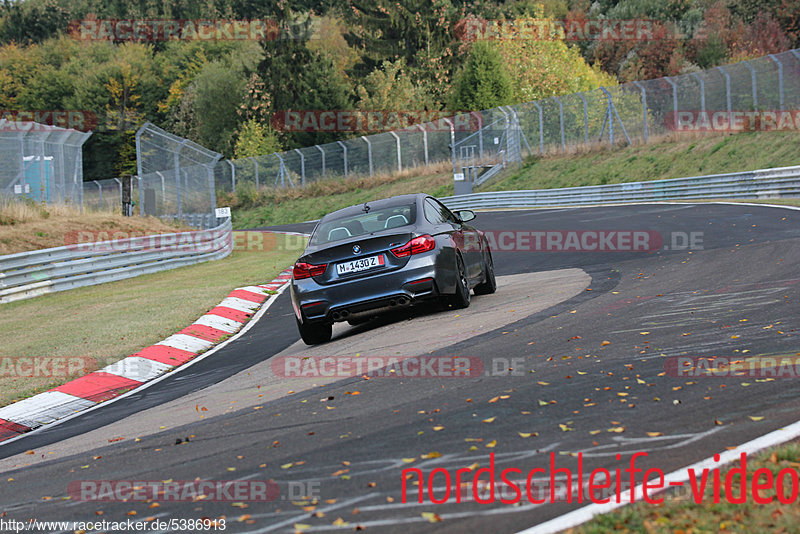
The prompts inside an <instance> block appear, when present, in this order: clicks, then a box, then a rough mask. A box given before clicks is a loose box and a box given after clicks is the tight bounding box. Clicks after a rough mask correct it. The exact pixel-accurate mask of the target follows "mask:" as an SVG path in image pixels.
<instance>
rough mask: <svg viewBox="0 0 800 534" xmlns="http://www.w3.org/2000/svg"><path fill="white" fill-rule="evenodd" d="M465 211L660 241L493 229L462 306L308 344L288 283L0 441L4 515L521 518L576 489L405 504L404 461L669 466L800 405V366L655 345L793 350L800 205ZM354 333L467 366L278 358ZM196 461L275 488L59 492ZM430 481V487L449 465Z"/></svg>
mask: <svg viewBox="0 0 800 534" xmlns="http://www.w3.org/2000/svg"><path fill="white" fill-rule="evenodd" d="M475 225H476V226H478V227H479V228H481V229H484V230H492V231H511V232H524V231H527V232H530V231H532V230H535V231H547V230H551V231H571V230H576V231H577V230H591V231H595V232H597V231H625V230H632V231H649V232H657V233H658V234H659V235H660V236H661V239H662V241H663V246H661V247H660V248H658V249H657V250H653V251H650V252H637V251H629V252H623V251H603V252H600V251H587V252H574V251H570V252H567V251H551V252H537V251H529V250H515V251H511V250H508V251H504V250H496V251H495V254H494V258H495V268H496V272H497V275H498V282H499V285H500V286H499V289H498V292H497V293H496V294H494V295H488V296H474V297H473V301H472V305H471V306H470V308H469V309H468V310H461V311H456V310H447V311H437V310H436V309H421V310H417V311H415V312H409V313H406V314H404V315H399V316H397V317H392V318H390V319H386V320H381V321H378V322H374V323H368V324H366V325H360V326H357V327H350V326H347V325H345V326H337V329H336V330H335V333H334V340H333V341H332V342H331V343H329V344H326V345H324V346H320V347H313V348H308V347H305V345H303V344H302V343H298V338H299V336H298V335H297V333H296V328H295V325H294V319H293V317H292V311H291V306H290V303H289V299H288V294H286V293H284V294H283V295H281V296H280V297H279V298H278V299H277V300H276V302H275V303H274V304H273V305H272V307H271V308H269V310H268V311H267V313H266V314H265V315H264V317H263V318H262V319H261V320H260V321H259V322H258V323H257V324H255V325H254V326H253V327H252V328H251V329H250V330H249V332H248V333H247V334H246V335H245V336H244V337H242V338H241V339H240V340H238V341H237V342H235V343H231V344H230V345H228V346H227V347H225V348H223V349H222V350H220V351H219V352H218V353H216V354H215V355H213V356H212V357H209V358H207V359H206V360H204V361H202V362H200V363H199V364H197V365H195V366H192V367H190V368H188V369H187V370H186V371H183V372H178V373H176V374H175V376H172V377H170V378H168V379H167V380H164V381H162V382H160V383H158V384H157V385H155V386H153V387H151V388H148V389H146V390H144V391H143V392H141V393H139V394H137V395H133V396H131V397H128V398H124V399H122V400H120V401H118V402H114V403H111V404H109V405H108V406H106V407H104V408H102V409H99V410H96V411H94V412H91V413H89V414H86V415H85V416H80V417H77V418H75V419H72V420H70V421H68V422H66V423H64V424H61V425H57V426H55V427H52V428H49V429H47V430H45V431H41V432H36V433H34V434H32V435H30V436H27V437H25V438H23V439H21V440H17V441H15V442H12V443H9V444H7V445H2V446H0V458H2V460H0V479H1V480H2V483H0V514H3V513H5V516H2V515H0V517H5V518H13V519H17V520H23V521H27V519H28V518H32V517H34V518H36V519H38V520H53V521H65V520H74V521H96V520H99V519H101V518H102V519H104V520H106V521H115V520H116V521H125V520H127V519H134V520H137V521H142V520H144V519H145V518H150V517H155V518H159V519H165V520H166V519H173V518H177V519H199V518H202V517H207V518H220V517H225V519H226V532H292V531H294V530H295V529H296V528H300V529H306V527H308V530H307V531H317V530H325V531H328V530H344V531H352V530H353V529H354V528H355V527H356V526H358V525H360V526H361V527H363V528H364V529H366V530H367V531H376V532H398V533H400V532H410V531H413V532H453V533H460V532H495V533H498V534H500V533H507V532H518V531H520V530H524V529H526V528H529V527H531V526H534V525H536V524H539V523H542V522H544V521H547V520H550V519H552V518H555V517H558V516H559V515H562V514H564V513H566V512H568V511H570V510H574V509H576V508H579V507H580V506H582V505H581V504H577V503H566V502H555V503H553V502H548V503H547V504H535V503H531V502H529V501H528V500H527V499H525V498H524V494H523V499H522V500H521V502H519V503H517V504H514V505H511V504H502V503H500V502H499V500H497V499H496V502H494V503H488V504H482V503H477V502H474V501H473V500H472V499H471V498H464V499H463V501H464V502H460V503H456V502H454V500H455V493H453V495H451V499H450V500H449V501H448V502H447V503H443V504H433V503H431V501H430V499H429V496H428V495H427V487H426V490H425V492H426V495H425V502H424V503H423V504H419V503H418V502H417V497H418V493H417V492H418V486H417V485H415V484H414V481H415V480H417V478H416V476H414V477H412V478H411V479H410V481H409V482H408V488H407V489H408V494H407V499H406V500H407V502H405V503H403V502H402V501H403V496H402V491H401V488H402V485H401V484H402V476H401V471H402V470H403V469H407V468H409V467H416V468H419V469H420V470H421V471H422V472H423V473H424V474H425V476H426V479H425V482H426V484H425V485H426V486H427V480H428V479H427V476H428V474H429V473H430V472H431V470H432V469H434V468H446V469H448V470H449V471H450V473H452V474H455V472H456V470H458V469H462V468H470V467H472V468H473V469H475V467H476V466H475V465H474V464H477V466H478V467H479V468H484V467H488V466H489V454H490V453H494V458H495V464H496V467H497V470H498V472H499V471H500V470H501V469H504V468H516V469H519V470H520V472H521V473H523V475H522V479H523V484H522V487H523V492H524V478H525V475H524V474H526V473H528V472H529V471H530V470H531V469H533V468H544V469H546V470H548V472H549V469H550V462H551V457H550V454H549V453H550V452H554V453H555V467H556V468H569V469H571V470H572V471H573V472H577V459H578V453H583V454H582V459H583V471H584V472H588V471H590V470H592V469H596V468H599V467H605V468H607V469H609V471H611V472H612V473H613V472H614V470H615V469H617V468H620V467H627V466H628V463H627V462H628V460H629V458H630V455H631V454H632V453H634V452H647V453H648V456H646V457H640V458H639V459H638V460H637V467H640V468H643V469H647V468H651V467H652V468H658V469H661V470H662V471H663V472H664V473H668V472H670V471H673V470H676V469H678V468H680V467H683V466H686V465H688V464H691V463H693V462H696V461H699V460H701V459H704V458H708V457H710V456H712V455H713V454H715V453H718V452H720V451H724V450H725V449H726V447H731V446H735V445H738V444H741V443H743V442H746V441H748V440H751V439H754V438H756V437H758V436H760V435H763V434H766V433H767V432H771V431H773V430H776V429H778V428H781V427H783V426H786V425H788V424H790V423H793V422H795V421H796V420H798V419H800V418H799V417H798V414H799V413H800V393H798V388H797V381H796V380H792V379H780V378H779V379H773V380H764V379H756V378H751V377H736V376H727V377H707V376H695V377H687V376H675V374H676V373H675V372H674V369H673V368H670V365H671V364H670V363H669V362H674V361H675V358H677V357H711V356H715V357H726V358H729V359H731V360H736V359H745V358H749V357H752V356H757V355H765V356H778V355H791V356H795V355H798V354H800V352H799V351H800V344H798V326H799V325H800V313H798V312H800V308H799V307H798V304H797V302H798V300H800V295H799V294H798V293H800V284H798V282H800V273H798V269H797V265H798V263H799V262H800V211H796V210H788V209H776V208H768V207H755V206H746V205H722V204H719V205H716V204H715V205H710V204H694V205H690V204H651V205H632V206H616V207H598V208H583V209H548V210H531V211H516V212H487V213H480V214H478V217H477V219H476V221H475ZM308 226H309V225H308V224H306V225H293V226H291V227H285V229H287V230H307V229H308ZM496 235H499V234H496ZM515 235H516V234H515ZM650 235H651V236H652V235H654V234H650ZM692 236H694V246H693V247H691V246H690V244H691V239H692ZM505 244H506V245H508V248H520V247H521V248H525V243H524V242H522V244H521V245H520V244H517V242H516V241H514V244H513V245H512V244H511V241H509V240H506V241H505ZM356 354H358V355H359V357H365V356H367V357H368V356H383V357H390V356H391V357H395V358H397V359H399V360H404V359H407V358H414V357H417V356H422V355H424V356H426V357H430V358H440V359H448V360H452V359H457V358H468V359H469V362H470V366H471V367H470V373H469V376H426V377H419V378H411V377H402V376H397V375H395V376H391V377H389V376H386V377H383V376H373V377H371V378H370V379H369V380H366V379H364V378H363V376H362V375H361V374H360V373H350V374H349V375H348V376H340V375H337V376H334V377H316V378H314V377H310V378H309V377H303V378H283V377H281V376H280V373H278V372H276V370H279V369H280V365H276V364H275V362H282V361H285V359H287V358H295V359H298V358H299V359H302V358H304V357H309V358H313V357H315V356H320V357H321V356H331V357H334V356H335V357H343V356H344V357H354V356H356ZM270 360H272V361H270ZM476 369H477V371H476ZM670 369H673V371H672V372H670ZM795 378H797V376H795ZM290 391H291V392H292V393H290ZM119 438H123V439H119ZM187 438H188V439H187ZM26 451H33V453H32V454H25V452H26ZM617 454H621V458H622V461H619V460H617V458H616V455H617ZM639 476H640V477H641V474H640V475H639ZM198 477H199V478H200V479H203V480H235V479H236V480H250V481H255V480H259V481H260V480H274V481H275V482H276V483H277V485H278V487H279V488H280V495H279V496H278V497H277V499H275V500H273V501H270V502H244V501H233V502H209V501H207V500H202V499H197V500H195V501H194V502H169V501H167V500H157V502H158V506H153V503H152V502H137V501H128V502H92V501H88V502H87V501H84V502H81V501H79V500H77V499H67V498H65V497H66V496H67V494H68V489H67V488H68V485H69V484H70V483H71V482H74V481H85V480H93V481H99V480H111V481H119V480H134V481H163V480H171V481H192V480H195V479H197V478H198ZM8 479H13V481H8ZM483 480H487V477H483ZM498 480H499V477H498ZM432 487H433V489H434V494H435V496H436V497H437V499H441V498H442V497H443V496H444V494H445V491H446V484H445V483H444V476H443V475H442V476H441V478H437V479H436V483H435V484H433V485H432ZM467 497H469V496H468V495H467ZM98 512H102V515H98ZM132 512H135V514H133V513H132ZM296 525H300V526H299V527H298V526H296Z"/></svg>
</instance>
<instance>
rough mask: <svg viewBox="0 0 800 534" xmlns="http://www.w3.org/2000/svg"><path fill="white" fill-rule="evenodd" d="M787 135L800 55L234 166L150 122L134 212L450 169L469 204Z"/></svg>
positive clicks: (193, 209)
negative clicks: (565, 165)
mask: <svg viewBox="0 0 800 534" xmlns="http://www.w3.org/2000/svg"><path fill="white" fill-rule="evenodd" d="M331 112H332V113H337V112H336V111H331ZM324 113H329V112H324ZM345 113H350V112H345ZM786 117H789V119H791V120H789V121H788V122H787V121H786V120H785V119H786ZM770 121H772V122H770ZM737 128H738V129H737ZM787 128H790V129H794V130H797V129H800V50H789V51H787V52H783V53H780V54H771V55H769V56H765V57H761V58H757V59H752V60H749V61H742V62H739V63H735V64H731V65H725V66H720V67H715V68H712V69H708V70H704V71H697V72H691V73H687V74H683V75H680V76H672V77H664V78H658V79H654V80H647V81H636V82H630V83H625V84H621V85H617V86H612V87H601V88H599V89H596V90H593V91H586V92H581V93H574V94H570V95H563V96H553V97H550V98H546V99H541V100H536V101H532V102H525V103H522V104H517V105H513V106H500V107H497V108H493V109H489V110H484V111H472V112H468V113H463V114H459V115H456V116H454V117H443V118H439V119H438V120H435V121H432V122H426V123H423V124H414V125H412V126H410V127H407V128H403V129H399V130H393V131H388V132H383V133H378V134H373V135H364V136H359V137H353V138H351V139H346V140H341V141H336V142H332V143H326V144H322V145H314V146H310V147H305V148H299V149H295V150H289V151H283V152H275V153H272V154H266V155H261V156H255V157H249V158H242V159H235V160H221V156H220V154H218V153H216V152H212V151H210V150H207V149H205V148H203V147H202V146H200V145H197V144H196V143H193V142H191V141H188V140H187V139H183V138H181V137H178V136H176V135H173V134H169V133H167V132H165V131H164V130H161V129H160V128H157V127H155V126H153V125H151V124H149V123H148V124H145V125H144V126H143V127H142V128H141V129H140V130H139V131H138V132H137V135H136V142H137V147H136V148H137V164H138V176H137V177H134V195H133V197H134V202H137V203H138V207H137V208H135V209H134V212H136V213H143V214H152V215H157V216H159V217H167V218H173V219H180V220H184V221H186V222H188V223H189V224H193V225H196V226H200V227H209V226H211V225H213V224H215V221H216V219H215V218H214V216H213V209H214V207H215V206H216V194H217V193H218V192H221V191H236V190H237V189H239V188H241V187H242V186H245V187H249V188H257V189H258V188H265V187H303V186H306V185H309V184H311V183H313V182H315V181H318V180H326V179H333V178H350V177H354V176H374V175H376V174H378V173H392V172H398V171H403V170H405V169H408V168H413V167H418V166H422V165H429V164H435V163H441V162H444V161H449V163H450V164H451V165H452V171H453V177H454V183H455V186H456V193H457V194H465V193H470V192H471V191H472V188H473V187H474V186H477V185H480V184H482V183H483V182H485V181H487V180H489V179H490V178H492V177H494V176H496V175H497V174H498V173H499V172H500V171H502V170H503V169H504V168H506V167H508V166H509V165H518V164H520V163H521V162H522V160H523V158H525V157H531V156H541V155H545V154H548V153H554V152H569V151H573V150H580V149H582V148H589V147H596V146H598V145H606V146H615V145H620V144H636V143H648V142H650V141H651V140H652V139H654V138H657V137H660V136H663V135H664V134H669V133H675V134H680V133H682V132H692V133H703V132H719V131H732V132H735V131H741V130H742V129H762V130H769V129H787ZM620 187H624V186H620ZM84 189H85V193H84V196H85V197H86V198H91V202H93V203H94V204H95V205H101V204H104V203H106V202H109V201H110V200H109V199H113V202H114V205H118V201H119V197H120V193H121V189H122V185H121V180H107V181H97V182H88V183H87V184H85V188H84Z"/></svg>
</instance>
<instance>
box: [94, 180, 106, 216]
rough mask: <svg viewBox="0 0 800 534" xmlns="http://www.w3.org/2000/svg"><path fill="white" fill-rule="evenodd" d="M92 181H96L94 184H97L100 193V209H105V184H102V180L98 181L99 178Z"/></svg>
mask: <svg viewBox="0 0 800 534" xmlns="http://www.w3.org/2000/svg"><path fill="white" fill-rule="evenodd" d="M92 181H93V182H94V185H96V186H97V191H98V193H99V194H100V209H101V210H102V209H103V186H102V185H100V182H98V181H97V180H92Z"/></svg>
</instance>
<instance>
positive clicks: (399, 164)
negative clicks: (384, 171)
mask: <svg viewBox="0 0 800 534" xmlns="http://www.w3.org/2000/svg"><path fill="white" fill-rule="evenodd" d="M389 133H390V134H392V136H393V137H394V139H395V143H396V144H397V172H402V171H403V160H402V158H401V156H400V136H399V135H397V134H396V133H394V132H393V131H390V132H389Z"/></svg>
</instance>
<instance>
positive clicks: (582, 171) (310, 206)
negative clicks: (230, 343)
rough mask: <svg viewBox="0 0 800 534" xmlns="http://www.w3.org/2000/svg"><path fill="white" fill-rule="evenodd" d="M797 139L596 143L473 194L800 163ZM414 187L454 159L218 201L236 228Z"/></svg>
mask: <svg viewBox="0 0 800 534" xmlns="http://www.w3.org/2000/svg"><path fill="white" fill-rule="evenodd" d="M797 141H798V137H797V134H796V133H793V132H747V133H739V134H735V135H733V134H730V135H702V136H697V135H688V134H686V135H679V134H673V135H671V136H667V137H664V138H662V139H660V140H656V141H654V142H653V143H651V144H648V145H634V146H617V147H615V148H614V149H610V148H608V147H603V146H599V145H598V146H595V147H593V148H592V149H590V150H586V151H583V152H573V153H570V154H554V155H549V156H546V157H543V158H531V159H529V160H528V161H527V162H526V163H525V164H524V165H523V167H522V168H521V169H519V170H517V171H509V172H506V173H505V175H504V176H501V177H500V178H498V179H494V180H490V181H489V182H487V183H486V184H484V185H483V186H482V187H480V188H478V189H477V191H507V190H514V189H551V188H557V187H575V186H582V185H599V184H610V183H620V182H633V181H645V180H656V179H665V178H681V177H686V176H697V175H704V174H719V173H725V172H737V171H741V170H755V169H764V168H769V167H784V166H790V165H798V164H800V143H798V142H797ZM419 192H423V193H429V194H431V195H434V196H448V195H452V194H453V180H452V167H451V163H450V162H443V163H441V164H437V165H435V166H431V167H420V168H416V169H410V170H407V171H404V172H403V173H399V174H392V175H381V176H376V177H374V178H349V179H329V180H321V181H319V182H315V183H313V184H310V185H308V186H306V187H305V188H297V189H272V188H265V189H262V190H259V191H253V190H240V191H239V192H237V194H227V195H225V196H224V197H223V198H222V199H220V202H219V204H220V205H230V206H231V207H232V208H233V209H234V213H233V224H234V228H257V227H261V226H271V225H277V224H287V223H294V222H302V221H308V220H312V219H317V218H319V217H321V216H322V215H325V214H326V213H329V212H330V211H333V210H336V209H339V208H343V207H345V206H349V205H352V204H357V203H359V202H365V201H368V200H374V199H378V198H384V197H388V196H392V195H399V194H403V193H419ZM764 202H767V203H769V202H774V201H773V200H772V199H768V200H765V201H764Z"/></svg>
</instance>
